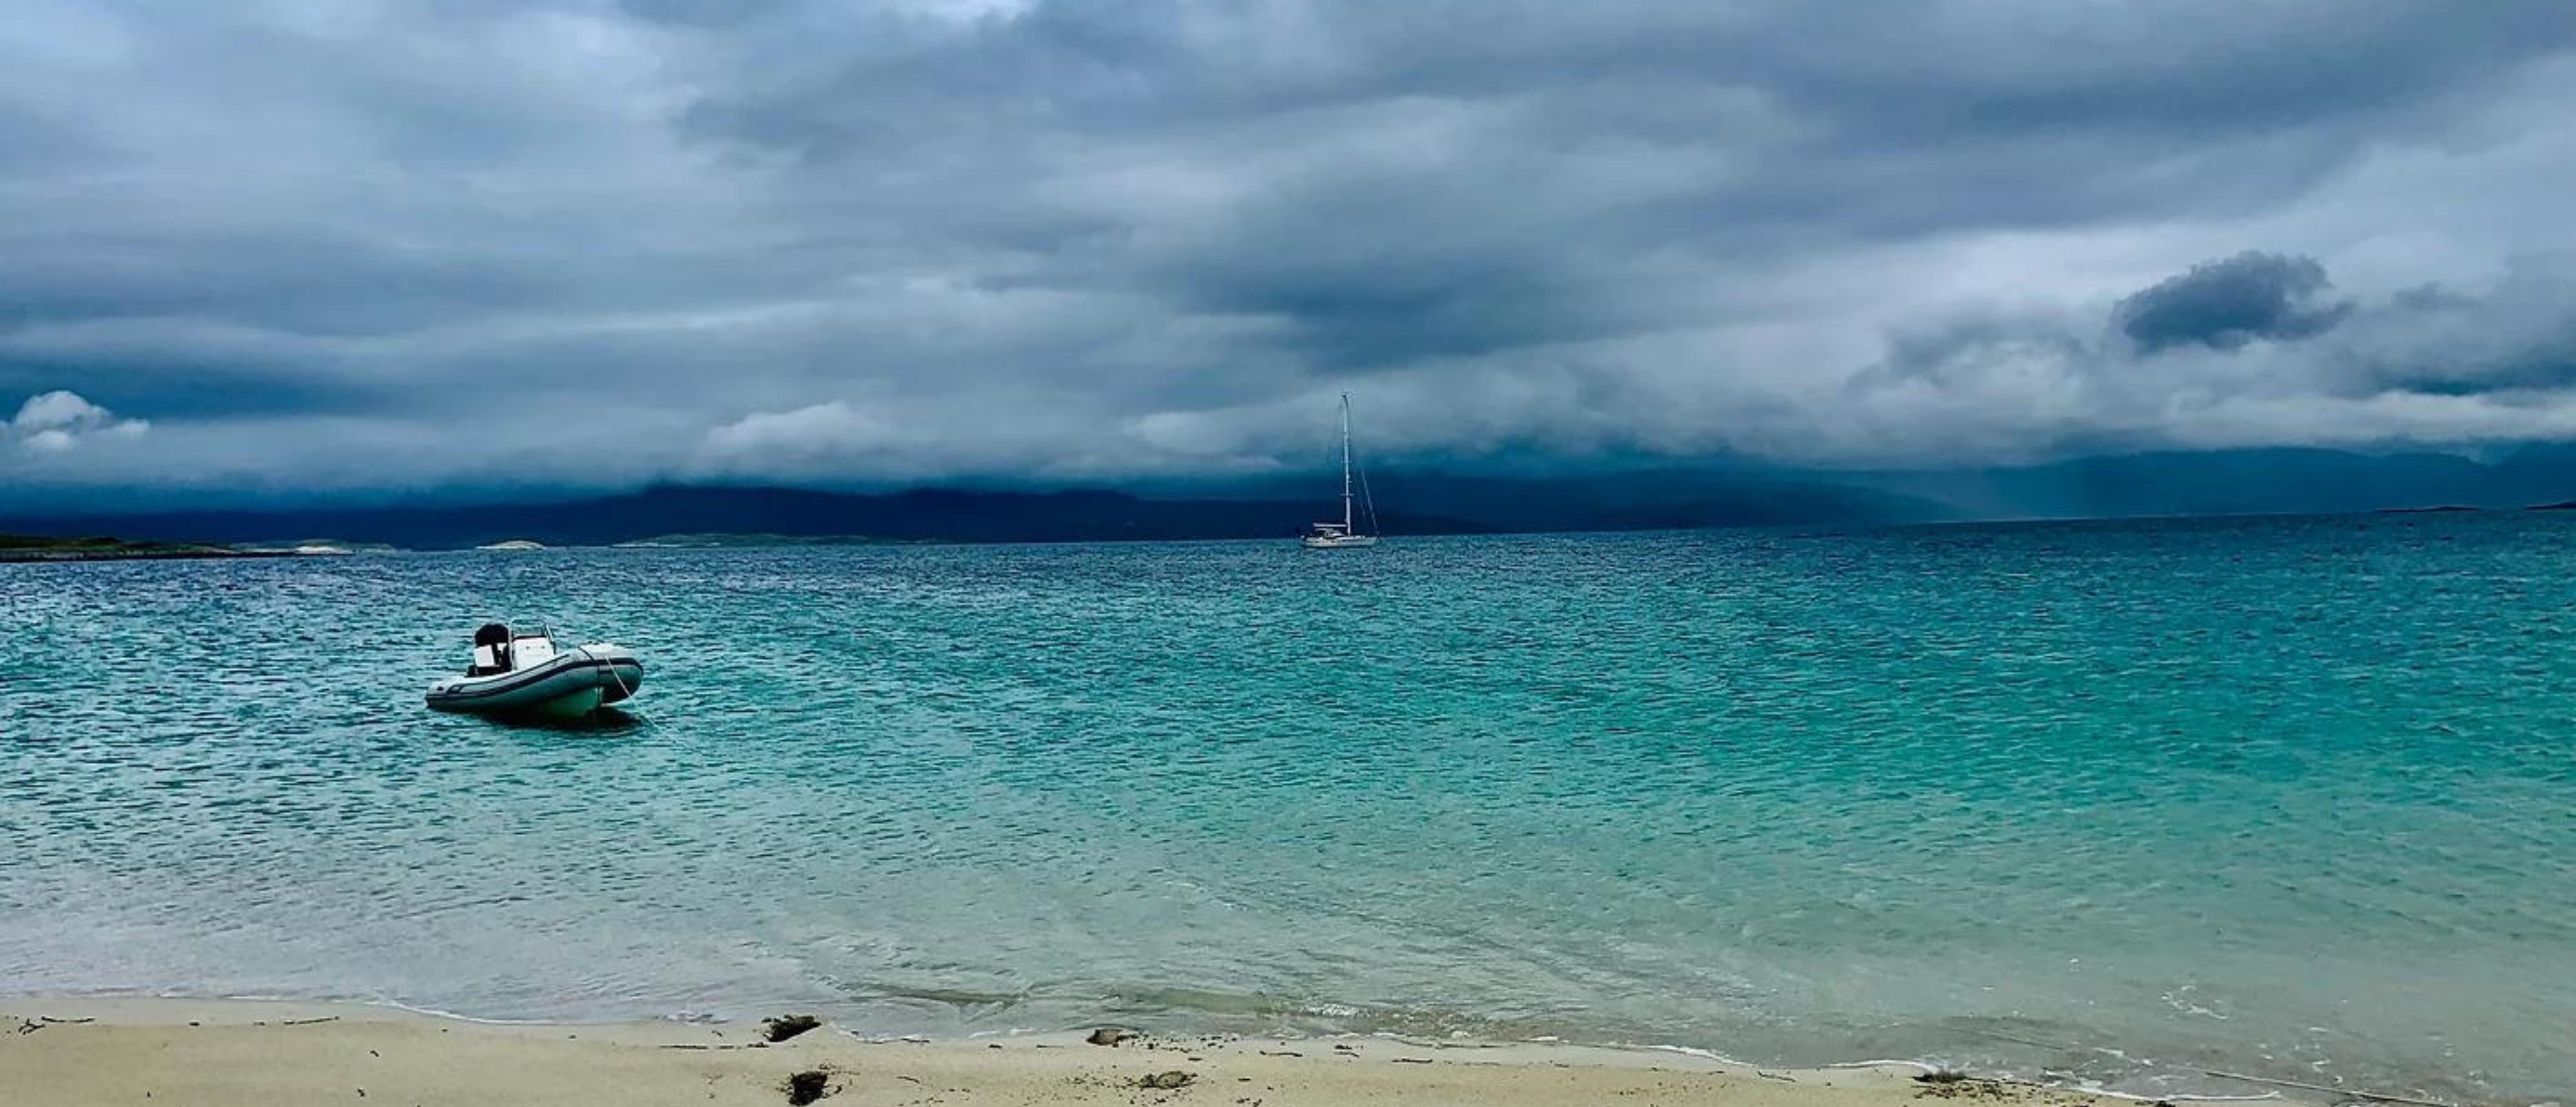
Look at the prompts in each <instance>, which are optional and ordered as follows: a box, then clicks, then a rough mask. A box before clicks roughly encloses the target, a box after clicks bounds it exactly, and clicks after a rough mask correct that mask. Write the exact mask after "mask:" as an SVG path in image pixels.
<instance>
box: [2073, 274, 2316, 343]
mask: <svg viewBox="0 0 2576 1107" xmlns="http://www.w3.org/2000/svg"><path fill="white" fill-rule="evenodd" d="M2332 287H2333V282H2331V281H2328V280H2327V279H2326V267H2325V265H2324V264H2323V263H2321V262H2319V261H2318V260H2317V259H2315V258H2307V257H2287V256H2284V255H2281V254H2266V253H2262V252H2260V251H2256V250H2248V251H2246V252H2244V253H2241V254H2238V255H2236V256H2235V257H2231V258H2227V259H2225V260H2222V261H2213V262H2209V263H2207V264H2204V265H2195V266H2193V267H2192V269H2191V272H2188V273H2185V274H2183V275H2181V276H2179V277H2174V278H2171V279H2169V280H2166V281H2163V282H2161V283H2159V284H2157V285H2156V286H2155V287H2153V288H2150V289H2147V290H2146V291H2144V292H2140V293H2138V294H2137V295H2135V296H2131V297H2129V298H2128V299H2125V300H2122V301H2120V306H2119V307H2118V308H2117V309H2116V310H2115V311H2114V313H2113V314H2114V316H2115V317H2116V319H2117V321H2118V324H2119V328H2120V332H2121V333H2123V334H2126V335H2128V336H2129V339H2130V341H2133V342H2135V343H2137V344H2138V348H2139V349H2141V350H2143V351H2145V352H2147V353H2154V352H2156V351H2158V350H2163V349H2168V348H2171V347H2174V346H2183V345H2198V346H2207V347H2209V348H2211V349H2215V350H2233V349H2236V348H2237V347H2240V346H2243V345H2245V344H2246V343H2248V342H2252V341H2255V340H2256V339H2270V340H2273V341H2279V342H2294V341H2297V340H2299V339H2302V338H2313V337H2316V336H2317V335H2320V334H2324V333H2325V332H2326V331H2328V330H2330V329H2332V328H2333V327H2334V325H2335V324H2336V323H2339V322H2342V321H2343V317H2344V316H2345V315H2347V314H2349V313H2350V312H2351V311H2352V303H2351V302H2350V301H2335V302H2327V301H2326V300H2325V299H2324V296H2325V293H2326V292H2327V290H2329V289H2331V288H2332Z"/></svg>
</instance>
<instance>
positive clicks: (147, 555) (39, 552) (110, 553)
mask: <svg viewBox="0 0 2576 1107" xmlns="http://www.w3.org/2000/svg"><path fill="white" fill-rule="evenodd" d="M333 552H341V553H345V552H347V551H345V550H334V551H333ZM298 556H303V554H302V552H301V551H298V550H291V549H289V550H249V549H241V548H239V547H234V546H218V545H213V544H209V543H203V542H128V541H126V540H124V539H122V538H113V537H108V536H105V535H98V536H91V537H82V538H53V537H46V536H43V535H25V534H0V561H166V560H171V559H175V558H200V557H298Z"/></svg>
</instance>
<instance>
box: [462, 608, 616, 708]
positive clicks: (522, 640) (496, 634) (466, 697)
mask: <svg viewBox="0 0 2576 1107" xmlns="http://www.w3.org/2000/svg"><path fill="white" fill-rule="evenodd" d="M643 686H644V663H643V662H641V661H638V660H636V659H635V654H634V653H633V652H631V651H628V650H626V649H624V648H622V647H618V646H612V645H609V644H607V643H604V642H603V643H597V644H592V645H583V646H565V645H562V644H561V643H558V642H556V641H555V640H554V636H553V635H550V634H547V633H545V632H542V631H540V632H538V633H535V634H512V633H510V628H509V627H508V626H506V625H504V624H501V623H487V624H485V625H484V627H483V628H482V629H481V630H477V631H475V632H474V661H473V663H472V664H471V665H469V666H467V667H466V670H465V675H464V676H461V677H447V678H445V679H443V680H440V681H438V682H437V683H435V684H432V685H430V686H429V706H430V707H431V708H432V709H434V710H438V711H468V712H473V713H475V714H479V715H533V716H542V717H545V718H553V719H577V718H580V717H582V716H584V715H588V714H590V713H591V712H593V711H596V710H598V709H599V708H601V707H602V706H605V705H607V704H612V703H618V702H621V701H623V700H626V699H628V698H630V697H632V696H634V695H635V692H636V690H637V689H639V688H642V687H643Z"/></svg>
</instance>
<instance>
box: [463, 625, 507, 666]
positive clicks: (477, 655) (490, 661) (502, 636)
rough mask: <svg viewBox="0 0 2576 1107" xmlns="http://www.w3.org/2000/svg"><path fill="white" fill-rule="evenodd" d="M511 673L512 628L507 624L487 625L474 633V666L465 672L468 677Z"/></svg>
mask: <svg viewBox="0 0 2576 1107" xmlns="http://www.w3.org/2000/svg"><path fill="white" fill-rule="evenodd" d="M509 671H510V628H509V626H508V624H505V623H485V624H483V625H482V626H481V627H480V628H478V629H476V630H475V632H474V664H472V665H471V666H468V667H467V668H466V670H465V675H467V676H492V675H494V674H496V673H506V672H509Z"/></svg>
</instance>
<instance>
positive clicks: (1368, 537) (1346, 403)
mask: <svg viewBox="0 0 2576 1107" xmlns="http://www.w3.org/2000/svg"><path fill="white" fill-rule="evenodd" d="M1351 472H1352V465H1351V394H1350V393H1348V392H1344V393H1342V521H1341V522H1338V523H1317V524H1315V528H1314V531H1313V532H1312V533H1310V534H1308V535H1306V536H1305V537H1303V538H1300V539H1298V541H1299V542H1300V543H1302V544H1303V545H1304V546H1305V547H1306V548H1307V549H1310V550H1353V549H1367V548H1368V547H1370V546H1374V545H1377V540H1378V535H1376V534H1375V533H1369V534H1363V533H1360V530H1359V517H1358V515H1357V514H1356V513H1354V511H1353V510H1352V507H1353V504H1352V500H1353V496H1352V492H1351ZM1366 488H1367V482H1366V478H1365V477H1363V478H1362V482H1361V489H1362V491H1363V492H1365V490H1366ZM1368 515H1369V529H1370V530H1371V531H1372V532H1373V531H1375V530H1377V529H1378V528H1377V504H1376V502H1375V501H1374V500H1371V501H1370V502H1369V504H1368Z"/></svg>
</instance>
